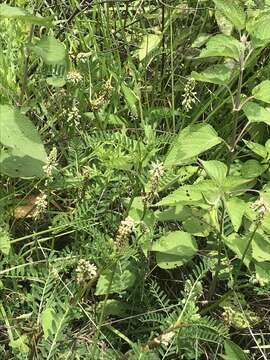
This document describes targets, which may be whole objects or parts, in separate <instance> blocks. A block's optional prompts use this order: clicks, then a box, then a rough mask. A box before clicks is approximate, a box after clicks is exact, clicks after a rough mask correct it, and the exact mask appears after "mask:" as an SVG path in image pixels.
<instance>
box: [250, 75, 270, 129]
mask: <svg viewBox="0 0 270 360" xmlns="http://www.w3.org/2000/svg"><path fill="white" fill-rule="evenodd" d="M252 95H253V96H254V97H255V99H257V100H261V101H264V102H266V103H268V104H270V80H264V81H263V82H261V83H260V84H259V85H257V86H256V87H255V88H254V89H253V90H252ZM268 125H269V123H268Z"/></svg>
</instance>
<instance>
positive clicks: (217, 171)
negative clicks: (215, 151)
mask: <svg viewBox="0 0 270 360" xmlns="http://www.w3.org/2000/svg"><path fill="white" fill-rule="evenodd" d="M202 165H203V167H204V169H205V171H206V173H207V174H208V175H209V176H210V177H211V179H213V180H214V181H215V183H216V184H218V185H221V184H222V183H223V181H224V179H225V178H226V175H227V171H228V168H227V165H225V164H224V163H223V162H221V161H217V160H209V161H202Z"/></svg>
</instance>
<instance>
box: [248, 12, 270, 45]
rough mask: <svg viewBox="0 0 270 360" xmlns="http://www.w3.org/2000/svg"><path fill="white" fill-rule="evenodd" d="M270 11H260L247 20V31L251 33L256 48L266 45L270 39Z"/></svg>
mask: <svg viewBox="0 0 270 360" xmlns="http://www.w3.org/2000/svg"><path fill="white" fill-rule="evenodd" d="M269 23H270V13H269V12H267V13H263V12H260V13H259V15H258V16H251V17H250V19H249V21H248V22H247V31H248V32H249V33H250V34H251V37H252V45H253V47H255V48H259V47H263V46H266V45H267V44H268V43H269V41H270V29H269Z"/></svg>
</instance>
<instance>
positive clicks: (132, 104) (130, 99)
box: [121, 84, 139, 116]
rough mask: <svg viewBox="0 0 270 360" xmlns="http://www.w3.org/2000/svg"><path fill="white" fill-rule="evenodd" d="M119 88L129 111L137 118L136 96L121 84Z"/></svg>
mask: <svg viewBox="0 0 270 360" xmlns="http://www.w3.org/2000/svg"><path fill="white" fill-rule="evenodd" d="M121 88H122V92H123V95H124V97H125V100H126V102H127V105H128V107H129V109H130V111H131V112H132V114H133V115H135V116H137V115H138V111H137V103H138V100H139V99H138V97H137V95H136V94H135V92H134V91H133V90H132V89H130V88H129V87H127V86H126V85H125V84H122V85H121Z"/></svg>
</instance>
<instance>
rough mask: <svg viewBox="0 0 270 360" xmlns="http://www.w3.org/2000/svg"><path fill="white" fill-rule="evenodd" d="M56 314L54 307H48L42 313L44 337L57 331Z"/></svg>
mask: <svg viewBox="0 0 270 360" xmlns="http://www.w3.org/2000/svg"><path fill="white" fill-rule="evenodd" d="M55 320H56V314H55V311H54V309H53V308H50V307H48V308H47V309H45V310H44V311H43V312H42V314H41V325H42V329H43V332H44V338H45V339H47V338H48V336H49V335H51V334H54V333H55Z"/></svg>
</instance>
